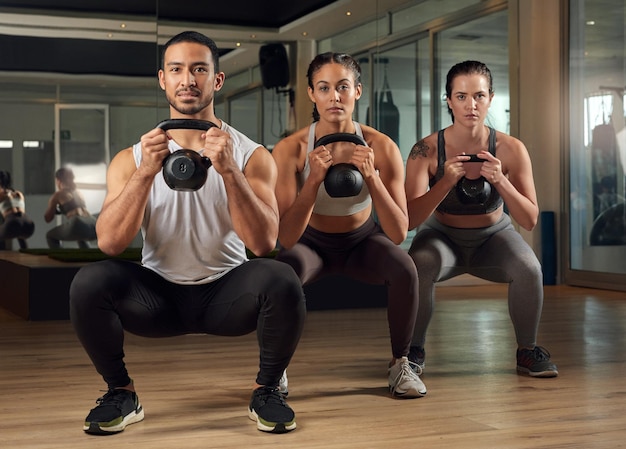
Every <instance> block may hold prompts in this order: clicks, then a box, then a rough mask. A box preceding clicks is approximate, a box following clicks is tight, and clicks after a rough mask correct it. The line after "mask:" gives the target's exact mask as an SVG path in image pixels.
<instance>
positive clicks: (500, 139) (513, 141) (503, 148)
mask: <svg viewBox="0 0 626 449" xmlns="http://www.w3.org/2000/svg"><path fill="white" fill-rule="evenodd" d="M526 153H528V150H527V149H526V146H525V145H524V143H523V142H522V141H521V140H519V139H518V138H516V137H513V136H511V135H509V134H506V133H503V132H501V131H496V155H497V156H498V157H500V156H502V157H505V156H513V157H515V156H519V155H520V154H526Z"/></svg>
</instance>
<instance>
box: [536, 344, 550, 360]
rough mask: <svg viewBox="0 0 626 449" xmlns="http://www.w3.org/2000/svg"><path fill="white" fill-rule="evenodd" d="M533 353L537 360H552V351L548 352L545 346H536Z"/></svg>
mask: <svg viewBox="0 0 626 449" xmlns="http://www.w3.org/2000/svg"><path fill="white" fill-rule="evenodd" d="M532 354H533V356H534V357H535V359H536V360H539V361H544V360H550V353H549V352H548V350H547V349H546V348H543V347H541V346H535V349H533V351H532Z"/></svg>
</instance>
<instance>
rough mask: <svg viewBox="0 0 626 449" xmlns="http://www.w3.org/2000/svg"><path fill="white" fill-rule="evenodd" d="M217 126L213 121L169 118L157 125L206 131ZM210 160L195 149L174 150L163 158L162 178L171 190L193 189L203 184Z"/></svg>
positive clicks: (166, 127)
mask: <svg viewBox="0 0 626 449" xmlns="http://www.w3.org/2000/svg"><path fill="white" fill-rule="evenodd" d="M214 126H215V127H217V125H216V124H215V123H213V122H209V121H206V120H195V119H170V120H164V121H162V122H161V123H159V124H158V125H157V128H161V129H162V130H163V131H167V130H170V129H197V130H199V131H206V130H208V129H209V128H212V127H214ZM210 166H211V160H210V159H209V158H208V157H206V156H202V155H200V153H198V152H197V151H195V150H188V149H182V150H176V151H174V152H173V153H171V154H170V155H169V156H167V157H166V158H165V159H164V160H163V179H164V180H165V183H166V184H167V185H168V186H169V188H170V189H172V190H182V191H187V192H189V191H194V190H198V189H199V188H200V187H202V186H203V185H204V183H205V182H206V178H207V170H208V169H209V167H210Z"/></svg>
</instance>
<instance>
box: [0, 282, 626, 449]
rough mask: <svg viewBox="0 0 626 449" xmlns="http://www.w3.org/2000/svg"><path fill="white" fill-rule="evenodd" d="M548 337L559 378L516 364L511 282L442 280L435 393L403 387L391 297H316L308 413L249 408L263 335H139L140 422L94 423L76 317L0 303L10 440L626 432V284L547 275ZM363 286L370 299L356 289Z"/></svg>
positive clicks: (426, 447)
mask: <svg viewBox="0 0 626 449" xmlns="http://www.w3.org/2000/svg"><path fill="white" fill-rule="evenodd" d="M545 291H546V298H545V304H544V312H543V318H542V322H541V326H540V332H539V344H541V345H544V346H545V347H546V348H547V349H548V350H549V351H550V352H551V353H552V358H553V360H554V361H555V363H557V365H558V367H559V371H560V375H559V377H557V378H554V379H532V378H529V377H523V376H518V375H517V374H516V372H515V340H514V336H513V330H512V326H511V323H510V320H509V316H508V310H507V302H506V286H504V285H497V284H493V285H491V284H489V285H479V286H442V287H438V289H437V296H438V303H437V307H436V311H435V316H434V319H433V322H432V324H431V327H430V329H429V338H428V342H427V347H426V350H427V358H426V372H425V374H424V375H423V380H424V382H425V384H426V386H427V388H428V394H427V396H426V397H424V398H420V399H413V400H400V399H392V398H391V397H390V396H389V393H388V391H387V377H386V366H387V362H388V360H389V358H390V349H389V339H388V330H387V324H386V318H385V310H384V309H350V310H339V311H337V310H335V311H312V312H309V314H308V317H307V323H306V327H305V332H304V335H303V337H302V340H301V342H300V345H299V346H298V350H297V352H296V354H295V356H294V359H293V361H292V363H291V365H290V367H289V370H288V373H289V381H290V384H289V386H290V395H289V403H290V404H291V406H292V407H293V408H294V410H295V411H296V416H297V423H298V428H297V429H296V430H295V431H293V432H291V433H288V434H284V435H273V434H266V433H263V432H259V431H258V430H256V427H255V424H254V423H253V422H252V421H250V420H249V419H248V418H247V416H246V407H247V403H248V400H249V398H250V392H251V383H252V382H253V380H254V376H255V373H256V366H257V357H258V353H257V349H256V340H255V335H254V334H251V335H248V336H245V337H234V338H225V337H215V336H206V335H189V336H184V337H177V338H168V339H159V340H154V339H146V338H139V337H135V336H131V335H129V336H128V338H127V344H126V356H127V357H126V360H127V364H128V366H129V369H130V372H131V375H132V376H133V377H134V379H135V382H136V387H137V389H138V393H139V397H140V399H141V402H142V403H143V406H144V409H145V415H146V418H145V420H144V421H143V422H141V423H137V424H133V425H131V426H129V427H128V428H127V429H126V430H125V431H124V432H122V433H120V434H117V435H112V436H106V437H96V436H90V435H86V434H84V433H83V431H82V430H81V426H82V421H83V419H84V417H85V416H86V414H87V412H88V411H89V409H90V408H91V407H93V406H94V405H95V399H96V398H98V397H99V396H100V395H101V394H102V393H101V391H100V390H102V389H103V388H104V384H103V383H102V382H101V380H100V378H99V377H98V375H97V374H96V372H95V370H94V369H93V368H92V366H91V364H90V362H89V360H88V358H87V357H86V355H85V354H84V352H83V350H82V348H81V347H80V345H79V344H78V342H77V340H76V338H75V336H74V333H73V331H72V329H71V325H70V323H69V322H67V321H44V322H28V321H24V320H22V319H21V318H17V317H15V316H13V315H11V314H9V313H8V312H3V311H1V310H0V447H2V448H11V449H17V448H63V449H73V448H76V449H85V448H133V449H142V448H145V449H161V448H164V449H165V448H167V449H193V448H208V447H211V448H319V449H339V448H342V449H343V448H381V449H382V448H384V449H387V448H396V447H397V448H400V447H403V448H423V449H436V448H445V449H456V448H463V449H472V448H480V449H491V448H498V449H499V448H506V449H521V448H533V449H538V448H546V449H547V448H551V449H554V448H564V449H565V448H566V449H574V448H581V449H589V448H607V449H608V448H610V449H615V448H621V447H626V414H625V410H626V380H625V377H626V376H625V375H626V363H625V358H626V356H625V353H626V337H625V328H626V300H625V295H624V293H623V292H611V291H603V290H593V289H583V288H574V287H566V286H547V287H546V288H545ZM355 300H358V298H355Z"/></svg>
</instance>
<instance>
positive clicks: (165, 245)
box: [133, 121, 265, 284]
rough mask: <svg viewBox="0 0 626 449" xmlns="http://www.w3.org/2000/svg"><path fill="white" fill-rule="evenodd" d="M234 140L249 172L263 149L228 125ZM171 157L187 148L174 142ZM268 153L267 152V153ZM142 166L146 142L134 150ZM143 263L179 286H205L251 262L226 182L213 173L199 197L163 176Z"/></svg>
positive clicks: (153, 200) (147, 223) (149, 216)
mask: <svg viewBox="0 0 626 449" xmlns="http://www.w3.org/2000/svg"><path fill="white" fill-rule="evenodd" d="M221 129H222V130H224V131H227V132H228V133H229V134H230V135H231V137H232V140H233V153H234V154H233V156H234V158H235V160H236V162H237V165H238V166H239V168H240V169H241V170H242V171H243V169H244V168H245V166H246V164H247V163H248V160H249V159H250V156H251V155H252V153H253V152H254V151H255V150H256V149H257V148H258V147H259V146H260V145H259V144H258V143H256V142H254V141H252V140H251V139H249V138H248V137H246V136H245V135H243V134H242V133H240V132H239V131H237V130H236V129H234V128H233V127H231V126H229V125H228V124H226V123H225V122H224V121H222V128H221ZM169 149H170V152H174V151H176V150H179V149H181V146H180V145H179V144H177V143H176V142H174V141H173V140H170V142H169ZM262 151H265V150H262ZM133 155H134V158H135V164H136V165H137V166H139V163H140V162H141V143H137V144H135V145H134V146H133ZM141 234H142V236H143V249H142V260H141V262H142V264H143V265H144V266H145V267H146V268H149V269H151V270H154V271H156V272H157V273H158V274H160V275H161V276H163V277H164V278H165V279H167V280H168V281H171V282H174V283H177V284H205V283H208V282H211V281H213V280H215V279H217V278H219V277H221V276H223V275H224V274H226V273H227V272H228V271H229V270H231V269H233V268H235V267H237V266H239V265H241V264H242V263H243V262H245V261H247V260H248V259H247V256H246V248H245V245H244V243H243V242H242V241H241V239H240V238H239V237H238V236H237V234H236V233H235V232H234V231H233V224H232V221H231V218H230V214H229V212H228V201H227V197H226V188H225V186H224V182H223V180H222V177H221V176H220V175H219V174H218V173H217V172H216V171H215V169H213V168H209V169H208V176H207V180H206V183H205V184H204V185H203V186H202V187H201V188H200V189H198V190H196V191H193V192H186V191H176V190H172V189H170V188H169V187H168V186H167V184H165V180H164V179H163V174H162V172H159V173H157V175H156V176H155V178H154V182H153V184H152V188H151V190H150V196H149V197H148V203H147V205H146V210H145V214H144V219H143V222H142V224H141Z"/></svg>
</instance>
